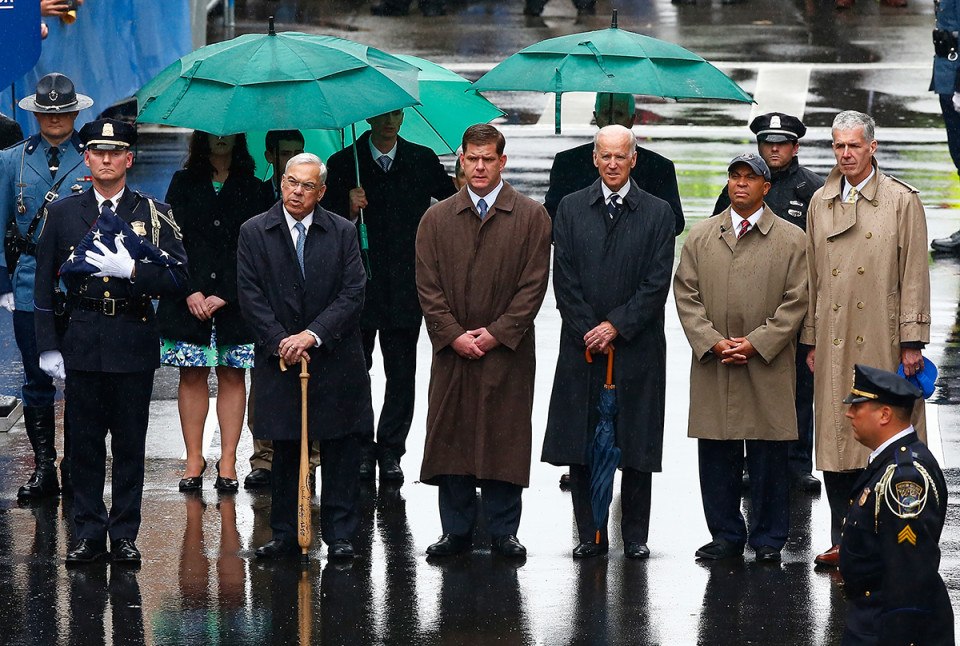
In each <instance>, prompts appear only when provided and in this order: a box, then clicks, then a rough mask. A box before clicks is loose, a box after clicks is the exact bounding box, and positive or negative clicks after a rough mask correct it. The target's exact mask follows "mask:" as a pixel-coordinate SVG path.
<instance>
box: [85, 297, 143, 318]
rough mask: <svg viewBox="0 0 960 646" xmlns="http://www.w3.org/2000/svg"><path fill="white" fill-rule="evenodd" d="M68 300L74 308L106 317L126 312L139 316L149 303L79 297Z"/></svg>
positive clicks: (122, 299) (137, 300)
mask: <svg viewBox="0 0 960 646" xmlns="http://www.w3.org/2000/svg"><path fill="white" fill-rule="evenodd" d="M68 300H69V301H70V305H71V306H72V307H76V308H79V309H81V310H86V311H88V312H97V313H98V314H103V315H104V316H116V315H118V314H123V313H124V312H130V313H133V314H139V313H140V312H141V311H144V310H145V308H146V306H147V301H146V300H144V299H142V298H90V297H88V296H79V297H76V298H71V299H68Z"/></svg>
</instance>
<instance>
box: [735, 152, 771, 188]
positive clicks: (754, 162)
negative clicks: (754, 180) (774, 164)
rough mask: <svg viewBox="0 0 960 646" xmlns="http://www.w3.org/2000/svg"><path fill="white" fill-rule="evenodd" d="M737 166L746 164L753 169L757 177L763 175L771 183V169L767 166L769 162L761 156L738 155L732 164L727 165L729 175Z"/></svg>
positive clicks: (750, 154) (751, 154)
mask: <svg viewBox="0 0 960 646" xmlns="http://www.w3.org/2000/svg"><path fill="white" fill-rule="evenodd" d="M737 164H746V165H747V166H749V167H750V168H752V169H753V172H755V173H756V174H757V175H763V179H765V180H767V181H768V182H769V181H770V167H769V166H767V162H765V161H763V157H761V156H760V155H755V154H753V153H743V154H741V155H737V156H736V157H734V158H733V159H732V160H730V163H729V164H728V165H727V172H728V173H729V172H730V171H731V170H733V167H734V166H736V165H737Z"/></svg>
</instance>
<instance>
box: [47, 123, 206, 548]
mask: <svg viewBox="0 0 960 646" xmlns="http://www.w3.org/2000/svg"><path fill="white" fill-rule="evenodd" d="M136 135H137V132H136V129H135V128H134V126H131V125H129V124H127V123H124V122H121V121H114V120H112V119H100V120H97V121H93V122H91V123H88V124H87V125H85V126H84V127H83V128H82V129H81V130H80V138H81V140H82V141H83V142H84V143H85V144H86V147H87V149H86V152H85V153H84V160H85V162H86V164H87V166H89V167H90V174H91V175H92V176H93V188H92V189H91V190H89V191H86V192H84V193H82V194H80V195H71V196H70V197H67V198H64V199H62V200H60V201H58V202H56V203H54V204H51V205H50V206H48V207H47V220H46V223H45V225H44V228H43V232H42V234H41V236H40V246H39V250H38V253H37V278H36V304H35V307H36V324H37V349H38V350H39V352H40V366H41V368H43V370H44V371H45V372H46V373H47V374H49V375H51V376H56V377H59V378H64V377H65V378H66V398H67V399H68V400H69V401H70V405H69V407H68V408H67V415H68V416H69V420H70V427H71V431H72V433H73V442H74V444H75V446H76V449H75V450H74V451H73V452H72V453H71V455H70V462H71V469H72V473H73V480H74V482H73V484H74V505H73V526H74V532H73V538H74V541H75V544H74V545H73V546H72V547H71V549H70V551H69V552H68V553H67V565H68V566H71V565H77V564H82V563H89V562H94V561H98V560H100V559H102V558H103V557H105V556H106V547H107V546H106V539H107V536H108V535H109V537H110V542H111V550H110V555H111V559H112V561H113V562H114V563H117V564H127V565H133V566H137V565H139V563H140V552H139V551H138V550H137V547H136V544H135V542H134V541H135V540H136V538H137V532H138V530H139V528H140V503H141V498H142V493H143V467H144V450H145V446H144V445H145V440H146V433H147V421H148V415H149V410H150V395H151V392H152V390H153V373H154V371H155V370H156V369H157V367H159V364H160V349H159V348H160V336H159V334H158V332H157V325H156V319H155V316H154V310H153V306H152V304H151V299H152V298H157V297H163V298H166V297H170V298H182V297H183V296H185V294H186V291H187V270H186V254H185V253H184V250H183V244H182V242H181V235H180V230H179V228H178V227H177V224H176V222H175V221H174V219H173V214H172V213H171V212H170V207H169V206H167V205H166V204H162V203H159V202H156V201H154V200H153V199H152V198H149V197H147V196H145V195H143V194H141V193H139V192H137V191H135V190H132V189H131V188H130V187H128V186H126V172H127V169H129V168H130V166H132V164H133V153H132V152H131V151H130V146H132V145H133V144H134V142H135V141H136ZM107 210H112V211H114V212H115V213H116V215H117V216H119V217H120V218H122V219H123V220H125V221H126V222H128V223H129V224H130V226H131V228H132V229H133V231H134V232H136V233H137V234H138V235H141V236H148V237H150V239H151V242H155V244H156V246H157V247H159V248H160V249H161V250H162V251H163V252H166V254H169V256H171V257H173V258H175V259H176V260H178V261H180V264H178V265H176V266H173V267H163V266H161V265H160V264H158V263H148V262H144V261H135V260H133V259H132V258H131V257H130V255H129V253H126V252H125V250H124V249H123V247H122V246H121V247H118V249H117V251H116V252H111V251H110V250H109V248H105V253H104V254H103V255H100V254H95V253H94V252H92V251H88V252H87V254H86V260H87V262H88V263H90V264H92V265H94V266H97V267H99V268H100V271H98V272H96V273H94V274H92V275H86V276H82V277H81V276H80V275H78V274H68V275H67V276H66V278H64V281H63V282H64V283H65V285H64V287H65V299H61V298H60V295H59V294H58V293H57V292H58V291H59V281H58V270H59V268H60V267H61V265H62V264H63V263H64V262H65V261H66V260H67V259H68V257H70V256H71V255H72V253H73V251H74V249H75V247H76V246H77V245H78V244H79V243H80V242H81V241H82V240H83V238H84V236H86V234H87V232H88V231H90V229H91V227H92V226H93V225H94V222H95V221H96V219H97V217H98V216H99V215H100V214H101V213H106V212H107ZM122 251H123V252H122ZM62 300H65V301H66V306H65V313H64V314H63V316H65V317H66V318H67V324H66V329H65V332H63V333H62V334H61V333H60V332H59V331H58V325H57V323H58V321H57V318H58V316H57V315H58V313H59V312H60V308H59V302H60V301H62ZM60 329H63V326H62V324H61V326H60ZM108 432H109V433H110V435H111V438H110V443H111V444H110V446H111V452H112V454H113V473H112V492H113V494H112V507H111V509H110V511H109V513H108V511H107V508H106V505H105V504H104V502H103V488H104V479H105V476H106V474H105V470H106V466H105V461H106V446H105V441H106V435H107V433H108Z"/></svg>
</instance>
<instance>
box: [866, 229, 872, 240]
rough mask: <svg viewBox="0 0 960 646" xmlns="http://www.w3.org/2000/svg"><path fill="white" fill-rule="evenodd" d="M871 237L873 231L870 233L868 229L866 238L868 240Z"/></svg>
mask: <svg viewBox="0 0 960 646" xmlns="http://www.w3.org/2000/svg"><path fill="white" fill-rule="evenodd" d="M872 237H873V233H871V232H870V231H867V240H869V239H870V238H872Z"/></svg>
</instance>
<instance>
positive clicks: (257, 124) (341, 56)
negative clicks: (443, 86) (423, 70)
mask: <svg viewBox="0 0 960 646" xmlns="http://www.w3.org/2000/svg"><path fill="white" fill-rule="evenodd" d="M418 73H419V70H418V69H417V68H416V67H415V66H413V65H410V64H409V63H406V62H404V61H402V60H400V59H398V58H396V57H394V56H391V55H389V54H387V53H385V52H382V51H380V50H378V49H374V48H373V47H367V46H366V45H361V44H359V43H354V42H352V41H349V40H344V39H342V38H335V37H333V36H317V35H311V34H301V33H296V32H284V33H280V34H278V33H276V32H275V31H274V30H273V21H272V19H271V22H270V31H269V33H268V34H247V35H244V36H239V37H237V38H234V39H233V40H229V41H226V42H223V43H216V44H214V45H207V46H206V47H201V48H200V49H197V50H195V51H194V52H191V53H190V54H187V55H186V56H184V57H183V58H181V59H179V60H177V61H175V62H174V63H172V64H171V65H170V66H168V67H167V68H166V69H164V70H163V71H162V72H160V74H158V75H157V76H156V77H155V78H154V79H153V80H151V81H150V82H149V83H147V84H146V85H145V86H143V87H142V88H141V89H140V91H139V92H137V95H136V96H137V101H138V104H139V106H140V110H139V112H138V113H137V121H138V122H140V123H158V124H164V125H171V126H181V127H185V128H194V129H197V130H203V131H205V132H210V133H213V134H215V135H228V134H234V133H238V132H249V131H255V130H277V129H286V128H337V129H339V128H344V127H347V126H349V125H350V124H352V123H354V122H355V121H360V120H363V119H365V118H366V117H369V116H373V115H377V114H382V113H384V112H389V111H390V110H396V109H397V108H405V107H407V106H411V105H415V104H416V103H417V102H418V95H417V74H418Z"/></svg>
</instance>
